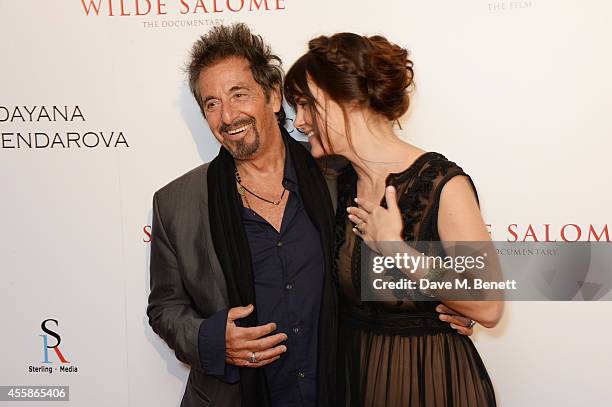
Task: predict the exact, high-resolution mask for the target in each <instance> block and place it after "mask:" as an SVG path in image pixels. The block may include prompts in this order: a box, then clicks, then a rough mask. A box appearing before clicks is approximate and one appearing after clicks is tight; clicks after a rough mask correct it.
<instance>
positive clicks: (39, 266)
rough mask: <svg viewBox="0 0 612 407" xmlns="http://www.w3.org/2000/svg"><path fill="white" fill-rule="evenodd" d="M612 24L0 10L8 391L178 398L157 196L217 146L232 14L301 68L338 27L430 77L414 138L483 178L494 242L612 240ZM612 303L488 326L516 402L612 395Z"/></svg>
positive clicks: (0, 218)
mask: <svg viewBox="0 0 612 407" xmlns="http://www.w3.org/2000/svg"><path fill="white" fill-rule="evenodd" d="M611 14H612V5H610V4H609V3H608V2H604V1H596V0H590V1H586V2H578V1H575V0H562V1H559V0H532V1H520V0H469V1H456V0H436V1H425V0H408V1H407V0H393V1H392V0H381V1H367V0H364V1H349V0H334V1H328V0H309V1H304V0H47V1H39V0H0V67H1V68H0V132H1V138H0V174H1V175H0V176H1V179H2V183H1V194H0V196H1V198H0V256H1V257H0V269H1V275H2V279H1V281H0V310H1V311H0V313H1V314H0V315H1V326H2V333H1V335H0V338H1V339H0V341H1V346H0V352H1V355H2V356H1V360H2V368H0V386H20V387H23V386H69V400H70V401H63V402H62V401H60V402H57V403H56V404H54V405H58V406H61V405H66V406H69V405H70V406H177V405H178V404H179V402H180V398H181V395H182V391H183V388H184V385H185V380H186V374H187V372H188V369H187V367H186V366H185V365H183V364H181V363H180V362H178V361H177V360H176V359H175V357H174V354H173V353H172V351H171V350H169V349H168V347H167V346H166V344H165V343H164V342H163V341H162V340H160V339H159V337H157V335H155V334H154V333H153V332H152V330H151V329H150V327H149V325H148V321H147V317H146V316H145V308H146V303H147V295H148V292H149V288H148V286H149V273H148V266H149V249H150V247H149V246H150V236H151V226H150V224H151V200H152V195H153V193H154V191H156V190H157V189H158V188H160V187H161V186H163V185H165V184H166V183H168V182H169V181H171V180H172V179H174V178H176V177H177V176H179V175H181V174H183V173H184V172H186V171H188V170H190V169H191V168H193V167H195V166H197V165H199V164H201V163H202V162H206V161H209V160H210V159H211V158H212V157H213V156H214V155H215V154H216V152H217V151H218V148H219V147H218V144H217V142H216V141H214V139H213V137H212V135H211V134H210V131H209V129H208V127H207V125H206V123H205V121H204V120H203V119H202V117H201V115H200V112H199V109H198V107H197V105H196V103H195V101H194V100H193V98H192V97H191V95H190V93H189V90H188V86H187V83H186V77H185V73H184V71H183V69H184V66H185V62H186V60H187V56H188V51H189V49H190V47H191V45H192V43H193V42H194V41H195V40H196V39H197V37H198V36H199V35H201V34H203V33H205V32H207V30H209V29H210V28H211V27H213V26H214V25H217V24H231V23H233V22H239V21H240V22H245V23H247V24H248V25H249V26H250V27H251V28H252V29H253V31H255V32H256V33H259V34H261V35H262V36H263V37H264V38H265V39H266V40H267V41H268V42H269V43H270V44H271V45H272V46H273V49H274V50H275V51H276V53H278V54H279V55H280V56H281V57H282V58H283V61H284V65H285V67H288V66H290V65H291V63H292V62H293V61H294V60H295V59H296V58H297V57H298V56H299V55H301V54H302V53H303V52H304V51H305V49H306V43H307V41H308V40H309V39H310V38H312V37H314V36H316V35H319V34H331V33H334V32H339V31H355V32H359V33H364V34H383V35H385V36H387V37H388V38H389V39H390V40H392V41H394V42H396V43H399V44H401V45H403V46H405V47H406V48H408V49H409V50H410V52H411V58H412V60H413V61H414V69H415V80H416V91H415V94H414V95H413V100H412V103H411V111H410V112H409V114H408V115H407V116H406V117H405V118H403V120H402V122H401V124H402V126H401V129H400V128H398V134H399V135H400V136H401V137H403V138H404V139H406V140H408V141H410V142H412V143H415V144H417V145H419V146H421V147H423V148H424V149H427V150H434V151H440V152H442V153H443V154H445V155H446V156H447V157H449V158H450V159H452V160H453V161H455V162H457V163H459V164H460V165H461V166H462V167H463V168H464V169H465V170H466V172H468V173H469V174H470V175H471V176H472V177H473V179H474V181H475V183H476V185H477V187H478V190H479V194H480V198H481V203H482V210H483V213H484V216H485V219H486V221H487V224H488V225H489V228H490V231H491V234H492V236H493V238H494V239H495V240H501V241H508V242H536V241H537V242H545V241H558V242H571V241H577V240H580V241H593V242H595V241H600V242H610V230H609V226H608V225H609V222H610V220H611V219H610V213H611V212H610V208H611V207H612V192H611V191H610V181H609V163H610V151H611V147H612V142H611V141H610V136H612V121H610V111H611V110H612V109H611V108H612V103H611V102H610V100H611V99H610V98H611V95H612V76H611V75H610V72H612V57H611V56H610V52H609V50H610V38H612V26H611V25H610V24H609V16H610V15H611ZM288 126H289V129H291V130H292V127H291V124H290V123H289V124H288ZM293 134H297V132H294V133H293ZM611 311H612V303H609V302H537V303H536V302H516V303H509V304H508V306H507V308H506V313H505V315H504V318H503V320H502V322H501V323H500V324H499V325H498V326H497V327H496V328H494V329H491V330H486V329H480V328H478V329H477V330H476V333H475V335H474V336H473V339H474V342H475V344H476V346H477V348H478V349H479V351H480V353H481V355H482V357H483V359H484V361H485V364H486V366H487V368H488V370H489V373H490V375H491V377H492V380H493V383H494V385H495V390H496V394H497V397H498V400H499V404H500V405H502V406H521V407H522V406H536V405H537V406H543V405H556V406H562V405H563V406H574V405H576V404H577V403H583V404H584V405H607V404H608V403H609V399H610V396H612V391H611V390H610V386H609V371H610V369H611V368H612V352H611V351H610V350H609V347H608V341H609V339H608V338H609V337H610V335H611V334H612V328H611V327H610V326H611V325H610V323H609V321H610V313H611ZM1 403H2V402H0V404H1ZM28 403H30V402H26V403H23V402H22V404H20V405H26V404H28ZM31 403H32V405H40V404H36V403H34V402H31Z"/></svg>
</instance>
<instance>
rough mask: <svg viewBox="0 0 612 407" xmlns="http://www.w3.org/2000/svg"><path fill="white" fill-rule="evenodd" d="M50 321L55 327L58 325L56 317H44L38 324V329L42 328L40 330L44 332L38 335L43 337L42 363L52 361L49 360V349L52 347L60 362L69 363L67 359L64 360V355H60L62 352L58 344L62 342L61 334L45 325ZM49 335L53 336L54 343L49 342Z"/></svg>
mask: <svg viewBox="0 0 612 407" xmlns="http://www.w3.org/2000/svg"><path fill="white" fill-rule="evenodd" d="M50 322H54V323H55V327H56V328H57V327H58V326H59V323H58V322H57V319H45V320H44V321H43V322H42V323H41V324H40V329H42V331H43V332H45V334H44V335H39V336H41V337H42V338H43V356H44V360H43V362H42V363H53V362H51V361H50V360H49V349H53V351H54V352H55V354H56V355H57V357H58V359H59V360H60V362H61V363H66V364H67V363H70V362H69V361H68V360H66V358H65V357H64V355H62V352H61V351H60V348H59V345H60V343H61V342H62V338H61V336H60V335H59V334H58V333H57V332H55V331H53V330H52V329H50V328H49V327H48V326H47V325H48V324H49V323H50ZM49 336H52V337H53V338H55V343H54V344H53V345H51V344H50V341H49Z"/></svg>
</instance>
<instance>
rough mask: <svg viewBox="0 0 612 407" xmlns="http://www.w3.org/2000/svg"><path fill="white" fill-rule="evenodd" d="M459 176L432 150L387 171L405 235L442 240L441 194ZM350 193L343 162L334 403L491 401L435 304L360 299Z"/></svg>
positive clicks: (353, 180)
mask: <svg viewBox="0 0 612 407" xmlns="http://www.w3.org/2000/svg"><path fill="white" fill-rule="evenodd" d="M458 175H463V176H467V175H466V174H465V173H464V172H463V170H462V169H461V168H460V167H459V166H457V165H456V164H455V163H453V162H451V161H448V160H447V159H446V158H445V157H444V156H443V155H441V154H438V153H434V152H429V153H425V154H424V155H422V156H420V157H419V158H418V159H417V160H416V161H415V162H414V164H412V165H411V166H410V167H409V168H408V169H406V170H405V171H403V172H401V173H397V174H390V175H389V177H388V178H387V185H394V186H395V187H396V189H397V192H398V200H399V206H400V209H401V211H402V215H403V220H404V231H403V238H404V240H406V241H414V240H417V241H439V240H440V237H439V235H438V229H437V214H438V204H439V199H440V192H441V190H442V187H443V186H444V184H445V183H446V182H448V181H449V180H450V179H451V178H452V177H455V176H458ZM468 179H469V177H468ZM470 182H471V179H470ZM472 185H473V184H472ZM356 190H357V175H356V173H355V171H354V170H353V168H352V167H351V166H349V167H348V168H347V169H346V170H345V171H344V172H343V173H342V174H341V175H340V176H339V178H338V208H337V212H336V213H337V220H336V239H337V241H336V270H335V271H336V277H337V279H338V283H339V286H340V292H341V295H340V298H341V316H340V335H339V351H338V352H339V353H338V361H339V366H338V375H339V376H338V391H339V394H338V396H339V400H340V404H339V405H341V406H351V407H352V406H355V407H358V406H368V407H369V406H375V407H384V406H389V407H390V406H394V407H395V406H421V407H438V406H440V407H441V406H445V407H446V406H470V407H474V406H495V394H494V392H493V385H492V384H491V380H490V379H489V375H488V374H487V371H486V368H485V366H484V364H483V362H482V360H481V359H480V356H479V355H478V352H477V351H476V348H475V347H474V345H473V343H472V341H471V340H470V338H468V337H466V336H463V335H460V334H458V333H457V332H456V331H455V330H454V329H452V328H451V327H450V325H449V324H447V323H445V322H442V321H440V320H439V319H438V313H437V312H436V311H435V307H436V306H437V305H438V304H439V303H438V302H435V301H427V302H426V301H400V300H398V301H396V302H392V303H389V302H361V301H360V264H361V263H360V250H361V248H360V246H361V245H360V239H359V238H358V237H356V236H355V235H354V234H353V232H352V231H351V228H352V224H351V222H350V221H348V220H347V216H346V207H347V206H351V205H353V204H352V202H353V198H355V196H356ZM474 191H475V189H474Z"/></svg>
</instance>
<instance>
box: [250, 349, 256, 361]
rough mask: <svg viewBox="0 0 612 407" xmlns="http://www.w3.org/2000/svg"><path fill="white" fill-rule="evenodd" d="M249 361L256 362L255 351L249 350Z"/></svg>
mask: <svg viewBox="0 0 612 407" xmlns="http://www.w3.org/2000/svg"><path fill="white" fill-rule="evenodd" d="M249 362H251V363H257V358H256V357H255V352H251V359H249Z"/></svg>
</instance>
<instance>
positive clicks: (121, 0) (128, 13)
mask: <svg viewBox="0 0 612 407" xmlns="http://www.w3.org/2000/svg"><path fill="white" fill-rule="evenodd" d="M123 7H124V6H123V0H119V8H120V9H121V16H122V17H126V16H131V14H130V12H129V11H128V12H127V13H126V12H125V10H124V9H123Z"/></svg>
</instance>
